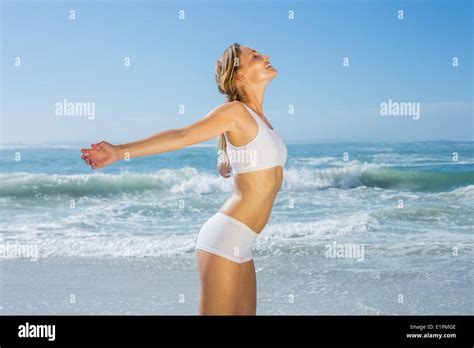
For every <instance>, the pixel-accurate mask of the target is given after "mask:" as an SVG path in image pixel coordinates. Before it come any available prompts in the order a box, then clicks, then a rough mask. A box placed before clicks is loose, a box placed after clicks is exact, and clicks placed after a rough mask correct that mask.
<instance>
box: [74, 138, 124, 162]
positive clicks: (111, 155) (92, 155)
mask: <svg viewBox="0 0 474 348" xmlns="http://www.w3.org/2000/svg"><path fill="white" fill-rule="evenodd" d="M91 146H92V148H91V149H81V152H82V155H81V158H82V159H83V160H84V161H85V162H86V163H87V164H88V165H90V166H91V167H92V169H97V168H102V167H105V166H108V165H110V164H112V163H114V162H115V161H117V160H119V158H118V155H117V150H116V146H114V145H112V144H109V143H108V142H106V141H101V142H99V143H96V144H92V145H91Z"/></svg>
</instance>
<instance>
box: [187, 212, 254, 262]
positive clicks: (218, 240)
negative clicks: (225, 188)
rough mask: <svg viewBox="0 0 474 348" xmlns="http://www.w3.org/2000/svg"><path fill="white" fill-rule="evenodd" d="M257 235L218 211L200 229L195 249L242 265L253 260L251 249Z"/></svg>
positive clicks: (241, 223)
mask: <svg viewBox="0 0 474 348" xmlns="http://www.w3.org/2000/svg"><path fill="white" fill-rule="evenodd" d="M257 237H258V233H256V232H254V231H253V230H252V229H251V228H250V227H248V226H247V225H246V224H244V223H243V222H241V221H239V220H237V219H234V218H233V217H231V216H229V215H227V214H224V213H221V212H220V211H218V212H217V213H216V214H214V215H213V216H212V217H211V218H210V219H209V220H207V221H206V223H205V224H204V225H203V226H202V227H201V230H200V231H199V234H198V236H197V240H196V249H202V250H205V251H208V252H210V253H213V254H216V255H219V256H222V257H225V258H226V259H228V260H231V261H234V262H237V263H242V262H247V261H250V260H252V259H253V256H252V247H253V245H254V243H255V240H256V239H257Z"/></svg>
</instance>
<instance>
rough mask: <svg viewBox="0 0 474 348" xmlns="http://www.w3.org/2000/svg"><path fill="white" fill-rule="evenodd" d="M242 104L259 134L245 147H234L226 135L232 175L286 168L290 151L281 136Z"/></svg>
mask: <svg viewBox="0 0 474 348" xmlns="http://www.w3.org/2000/svg"><path fill="white" fill-rule="evenodd" d="M241 103H242V102H241ZM242 104H243V105H244V106H245V108H246V109H247V110H248V111H249V112H250V114H251V115H252V116H253V118H254V119H255V121H256V122H257V125H258V132H257V135H256V136H255V138H253V139H252V140H251V141H250V142H249V143H247V144H246V145H243V146H234V145H232V144H231V143H230V142H229V139H228V138H227V135H226V134H225V133H224V136H225V139H226V141H227V155H228V157H229V161H230V164H231V166H232V173H233V174H242V173H248V172H255V171H257V170H263V169H268V168H273V167H276V166H282V167H285V163H286V160H287V158H288V151H287V148H286V145H285V143H284V142H283V140H282V139H281V137H280V135H279V134H278V133H277V131H276V130H275V129H271V128H270V127H268V126H267V125H266V124H265V122H263V120H262V119H261V118H260V117H259V116H258V115H257V113H255V111H253V110H252V109H251V108H249V107H248V106H247V105H246V104H245V103H242Z"/></svg>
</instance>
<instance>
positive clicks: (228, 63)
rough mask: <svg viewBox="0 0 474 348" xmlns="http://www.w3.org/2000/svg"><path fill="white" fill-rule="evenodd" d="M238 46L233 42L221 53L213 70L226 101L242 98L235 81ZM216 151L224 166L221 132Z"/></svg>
mask: <svg viewBox="0 0 474 348" xmlns="http://www.w3.org/2000/svg"><path fill="white" fill-rule="evenodd" d="M240 47H241V45H240V44H238V43H233V44H232V45H230V46H229V47H227V49H226V50H225V51H224V53H222V54H221V56H220V57H219V58H218V59H217V62H216V65H215V68H214V72H215V78H216V83H217V88H218V89H219V92H220V93H222V94H225V95H226V96H227V98H226V99H227V102H231V101H235V100H242V99H243V97H244V94H243V92H242V91H241V90H240V89H239V88H238V86H237V83H236V76H237V70H238V68H239V66H240V61H239V58H240V52H241V51H240ZM217 147H218V153H219V158H220V162H224V163H225V165H226V166H229V165H230V161H229V157H228V155H227V141H226V138H225V136H224V134H221V136H220V137H219V142H218V145H217Z"/></svg>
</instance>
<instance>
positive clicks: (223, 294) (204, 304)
mask: <svg viewBox="0 0 474 348" xmlns="http://www.w3.org/2000/svg"><path fill="white" fill-rule="evenodd" d="M196 261H197V268H198V272H199V280H200V292H199V314H204V315H226V314H227V315H234V314H235V312H236V308H237V303H238V301H239V293H240V271H241V264H239V263H237V262H234V261H230V260H228V259H226V258H224V257H221V256H218V255H215V254H212V253H209V252H207V251H204V250H201V249H197V250H196Z"/></svg>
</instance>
